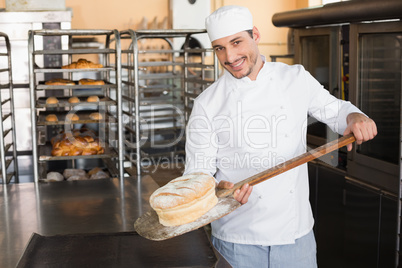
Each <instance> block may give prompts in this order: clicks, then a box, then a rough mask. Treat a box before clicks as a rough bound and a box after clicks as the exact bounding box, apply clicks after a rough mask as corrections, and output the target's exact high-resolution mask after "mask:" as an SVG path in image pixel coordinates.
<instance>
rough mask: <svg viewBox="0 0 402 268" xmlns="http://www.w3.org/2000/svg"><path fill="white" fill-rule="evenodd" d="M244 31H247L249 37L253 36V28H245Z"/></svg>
mask: <svg viewBox="0 0 402 268" xmlns="http://www.w3.org/2000/svg"><path fill="white" fill-rule="evenodd" d="M246 32H248V34H249V35H250V36H251V38H253V30H252V29H251V30H246Z"/></svg>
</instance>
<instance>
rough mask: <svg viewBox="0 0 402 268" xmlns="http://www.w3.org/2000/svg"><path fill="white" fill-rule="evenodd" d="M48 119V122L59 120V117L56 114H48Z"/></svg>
mask: <svg viewBox="0 0 402 268" xmlns="http://www.w3.org/2000/svg"><path fill="white" fill-rule="evenodd" d="M46 121H47V122H57V121H58V119H57V116H56V115H55V114H48V115H47V116H46Z"/></svg>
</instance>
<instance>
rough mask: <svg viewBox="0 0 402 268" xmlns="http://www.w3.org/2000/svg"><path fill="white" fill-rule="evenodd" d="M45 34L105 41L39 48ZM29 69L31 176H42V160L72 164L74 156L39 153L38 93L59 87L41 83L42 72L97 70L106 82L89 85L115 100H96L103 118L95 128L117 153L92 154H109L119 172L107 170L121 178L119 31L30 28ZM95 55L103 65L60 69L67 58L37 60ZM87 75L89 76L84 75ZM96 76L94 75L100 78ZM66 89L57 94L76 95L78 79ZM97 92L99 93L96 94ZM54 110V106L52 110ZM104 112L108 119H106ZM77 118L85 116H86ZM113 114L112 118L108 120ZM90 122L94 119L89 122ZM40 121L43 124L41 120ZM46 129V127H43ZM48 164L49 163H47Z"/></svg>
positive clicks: (67, 127)
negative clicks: (49, 62)
mask: <svg viewBox="0 0 402 268" xmlns="http://www.w3.org/2000/svg"><path fill="white" fill-rule="evenodd" d="M45 37H60V38H67V39H68V40H69V43H70V44H72V39H73V38H74V37H96V38H97V39H98V40H99V42H104V48H99V47H96V48H93V47H85V48H82V47H81V48H74V47H72V46H70V47H68V48H64V49H58V48H57V47H52V48H51V49H44V48H43V49H42V48H41V47H40V45H39V44H40V41H41V40H42V38H45ZM28 43H29V71H30V82H29V86H30V97H31V125H32V148H33V151H32V155H33V167H34V180H35V181H36V182H37V181H38V180H39V179H42V178H44V177H45V176H46V173H47V170H45V169H47V166H46V163H45V164H43V165H41V166H40V167H41V169H40V168H39V164H41V161H42V162H43V161H58V160H60V161H61V160H63V161H65V160H71V162H72V163H73V165H74V161H75V160H76V158H75V159H74V158H71V159H66V158H65V157H64V158H63V157H61V158H57V157H56V158H55V157H50V158H49V157H48V156H50V154H49V153H48V154H46V156H47V157H42V155H40V152H43V150H41V149H42V147H43V146H45V145H43V143H41V142H39V141H38V139H39V138H41V137H38V136H41V135H40V133H39V132H40V130H39V126H40V125H41V124H40V122H38V118H39V119H40V118H41V115H40V113H39V110H38V103H39V102H40V95H39V94H40V93H41V91H46V90H55V89H60V86H53V87H52V86H43V85H41V84H40V83H41V82H44V80H45V79H43V76H42V75H44V74H46V73H47V74H51V73H58V74H59V75H63V77H64V78H69V79H74V78H73V75H74V74H82V73H85V74H88V73H96V74H97V75H98V76H99V78H100V79H101V80H103V81H105V86H101V87H98V86H96V85H93V86H90V88H92V89H99V90H101V94H102V96H104V97H107V98H109V99H111V100H113V101H114V102H112V103H96V104H95V105H96V108H95V110H97V111H98V112H102V113H103V116H102V118H103V119H102V120H99V121H98V122H96V123H97V132H98V136H99V138H100V140H101V141H102V142H104V143H105V144H107V145H108V146H106V145H105V146H103V147H109V148H110V149H112V150H113V151H116V153H117V157H116V155H115V154H112V153H111V154H106V153H105V154H102V155H93V157H99V158H105V157H108V158H110V161H113V162H115V163H116V164H115V165H114V166H115V167H114V169H113V170H116V171H117V172H118V174H114V173H113V172H112V170H111V169H109V172H110V173H111V175H112V176H118V177H120V178H123V177H124V168H123V160H124V159H123V157H124V151H123V142H122V136H123V134H122V129H123V126H122V124H121V119H122V112H121V104H120V102H121V45H120V35H119V32H118V31H117V30H78V29H75V30H49V29H44V30H35V31H30V32H29V39H28ZM90 54H92V55H98V56H99V57H101V60H100V63H101V64H103V67H102V68H96V69H61V67H62V65H66V64H67V62H58V64H56V65H55V66H53V67H47V66H44V65H41V64H40V63H38V61H37V57H38V56H44V55H61V56H67V57H68V59H69V62H68V63H71V62H72V61H73V58H72V56H73V55H77V56H81V55H84V56H82V57H86V56H87V55H90ZM85 78H88V77H85ZM99 78H97V79H99ZM88 87H89V86H86V87H85V88H86V90H88ZM67 89H68V92H64V93H62V94H63V95H60V94H59V96H58V97H71V96H73V95H75V91H73V90H75V89H76V90H79V89H82V87H81V86H79V83H78V82H76V85H75V86H69V87H67ZM96 95H98V94H96ZM93 105H94V103H86V102H85V103H80V105H79V106H80V108H79V109H80V110H81V109H83V108H87V111H86V113H87V114H88V115H89V113H91V112H93V110H94V107H93ZM76 107H77V106H70V107H69V108H70V111H73V110H74V111H77V109H75V108H76ZM88 111H89V112H88ZM52 112H53V113H57V112H54V110H52ZM58 112H62V113H63V114H66V113H67V112H68V111H66V110H65V109H62V110H61V111H58ZM106 115H107V117H108V118H107V119H106ZM80 118H83V119H85V116H84V117H82V116H80ZM111 118H113V120H110V119H111ZM74 123H75V124H80V123H90V122H86V121H85V120H84V121H82V122H80V121H77V122H74ZM92 123H93V122H92ZM56 124H57V125H60V126H64V130H65V131H66V132H67V131H69V130H70V129H71V125H70V124H65V123H64V122H63V121H62V120H59V121H57V122H56ZM42 125H43V124H42ZM43 132H45V131H43ZM49 139H50V138H49ZM80 157H82V158H87V157H84V156H79V157H78V158H80ZM49 165H50V164H49Z"/></svg>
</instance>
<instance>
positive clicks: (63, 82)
mask: <svg viewBox="0 0 402 268" xmlns="http://www.w3.org/2000/svg"><path fill="white" fill-rule="evenodd" d="M45 85H48V86H74V85H75V83H74V81H72V80H70V79H64V78H54V79H51V80H48V81H46V82H45Z"/></svg>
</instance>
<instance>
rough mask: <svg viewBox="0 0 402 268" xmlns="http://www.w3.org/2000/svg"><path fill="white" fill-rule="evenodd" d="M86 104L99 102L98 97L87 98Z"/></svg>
mask: <svg viewBox="0 0 402 268" xmlns="http://www.w3.org/2000/svg"><path fill="white" fill-rule="evenodd" d="M87 102H99V97H98V96H89V97H88V98H87Z"/></svg>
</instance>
